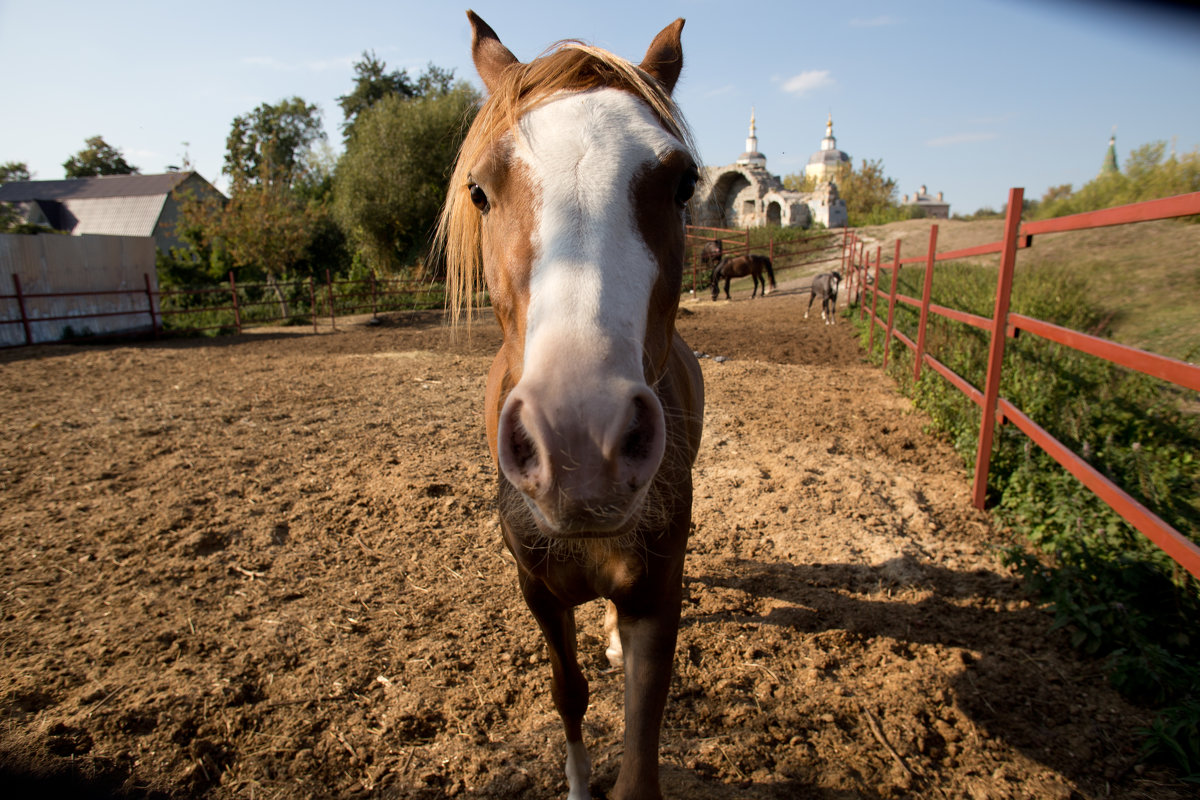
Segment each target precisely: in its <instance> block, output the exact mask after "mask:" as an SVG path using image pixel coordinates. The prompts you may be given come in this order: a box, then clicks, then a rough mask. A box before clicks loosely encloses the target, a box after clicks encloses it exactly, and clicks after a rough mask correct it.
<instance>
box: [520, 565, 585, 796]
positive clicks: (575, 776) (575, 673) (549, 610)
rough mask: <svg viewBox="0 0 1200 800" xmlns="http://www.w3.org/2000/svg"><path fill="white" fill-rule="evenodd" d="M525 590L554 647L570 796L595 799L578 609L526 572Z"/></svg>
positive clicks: (554, 686)
mask: <svg viewBox="0 0 1200 800" xmlns="http://www.w3.org/2000/svg"><path fill="white" fill-rule="evenodd" d="M521 594H523V595H524V596H525V604H526V605H527V606H529V610H530V611H531V612H532V613H533V616H534V618H535V619H536V620H537V623H538V627H540V628H541V630H542V636H543V638H545V640H546V644H547V646H548V647H549V651H550V675H551V682H550V694H551V696H552V697H553V698H554V706H555V707H556V708H557V709H558V716H559V717H560V718H561V719H562V723H563V728H564V729H565V731H566V734H567V766H566V772H567V800H591V797H592V794H591V789H590V788H589V787H588V780H589V779H590V778H591V774H592V763H591V760H590V759H589V758H588V754H587V748H586V747H585V746H584V744H583V715H584V712H586V711H587V706H588V682H587V678H585V677H583V671H582V670H581V669H580V668H579V660H578V656H577V651H576V649H575V610H574V609H573V608H571V607H570V606H564V605H563V604H562V603H560V602H559V600H558V598H556V597H555V596H554V594H553V593H552V592H551V591H550V590H549V589H548V588H547V587H546V585H545V584H544V583H542V582H541V581H539V580H537V579H535V578H530V577H526V576H524V575H523V576H522V578H521Z"/></svg>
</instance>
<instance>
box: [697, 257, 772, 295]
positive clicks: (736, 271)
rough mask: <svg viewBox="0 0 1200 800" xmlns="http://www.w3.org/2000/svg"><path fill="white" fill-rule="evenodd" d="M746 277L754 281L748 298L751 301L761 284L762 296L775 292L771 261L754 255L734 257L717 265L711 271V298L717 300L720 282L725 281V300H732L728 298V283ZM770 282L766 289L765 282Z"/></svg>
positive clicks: (719, 293)
mask: <svg viewBox="0 0 1200 800" xmlns="http://www.w3.org/2000/svg"><path fill="white" fill-rule="evenodd" d="M764 272H766V273H767V277H766V278H764V277H763V273H764ZM747 275H749V276H750V277H751V279H752V280H753V281H754V290H753V291H751V292H750V298H751V299H753V298H754V297H756V296H757V295H758V285H759V284H760V283H761V284H762V290H763V295H764V296H765V295H767V294H769V293H770V292H772V291H774V290H775V269H774V268H773V267H772V266H771V259H769V258H767V257H766V256H760V255H758V254H756V253H752V254H750V255H745V256H734V257H733V258H726V259H724V260H723V261H722V262H721V263H720V264H717V266H716V267H715V268H713V271H712V298H713V300H716V299H718V298H719V297H720V296H721V287H720V282H721V281H722V280H724V281H725V299H726V300H732V299H733V298H731V297H730V296H729V282H730V281H731V280H733V279H734V278H744V277H746V276H747ZM768 280H769V281H770V282H771V286H770V288H768V287H767V281H768Z"/></svg>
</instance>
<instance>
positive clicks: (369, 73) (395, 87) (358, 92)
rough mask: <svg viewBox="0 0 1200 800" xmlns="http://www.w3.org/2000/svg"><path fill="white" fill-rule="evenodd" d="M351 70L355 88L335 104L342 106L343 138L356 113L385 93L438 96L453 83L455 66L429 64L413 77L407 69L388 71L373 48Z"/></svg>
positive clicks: (396, 95) (349, 128)
mask: <svg viewBox="0 0 1200 800" xmlns="http://www.w3.org/2000/svg"><path fill="white" fill-rule="evenodd" d="M354 73H355V78H354V88H353V89H352V90H351V91H350V93H349V94H344V95H342V96H341V97H339V98H338V105H340V106H341V107H342V117H343V121H342V134H343V135H344V136H345V137H346V139H349V138H350V132H351V131H352V130H353V129H354V123H355V121H356V120H357V119H358V117H359V115H360V114H362V113H363V112H364V111H366V110H367V109H368V108H370V107H371V106H373V105H375V104H376V103H378V102H379V101H380V100H382V99H383V98H385V97H393V96H395V97H400V98H404V99H412V98H416V97H438V96H440V95H444V94H447V93H448V92H450V90H451V89H452V88H453V87H454V70H444V69H442V68H440V67H437V66H434V65H433V64H430V65H429V66H428V67H426V68H425V71H424V72H423V73H421V74H420V75H419V76H418V77H417V79H416V81H413V80H412V79H410V78H409V77H408V72H407V71H406V70H392V71H391V72H388V71H387V64H385V63H384V62H383V61H381V60H380V59H379V58H377V57H376V56H375V52H374V51H373V50H372V51H370V52H367V51H364V52H363V57H362V61H358V62H356V63H355V64H354Z"/></svg>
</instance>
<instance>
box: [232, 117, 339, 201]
mask: <svg viewBox="0 0 1200 800" xmlns="http://www.w3.org/2000/svg"><path fill="white" fill-rule="evenodd" d="M324 138H325V132H324V130H322V128H321V111H320V109H318V108H317V107H316V106H315V105H311V104H309V103H306V102H304V100H302V99H301V98H299V97H292V98H290V99H288V100H283V101H280V102H279V103H275V104H271V103H263V104H262V105H260V106H259V107H258V108H256V109H254V110H253V111H251V112H250V113H249V114H242V115H240V116H237V117H234V119H233V125H232V127H231V129H230V131H229V137H228V138H227V139H226V140H225V148H226V150H225V166H224V168H223V169H222V172H224V173H225V174H226V175H228V176H229V179H230V182H231V185H232V192H233V193H234V194H237V193H238V192H239V191H241V190H242V188H244V187H246V186H251V185H263V184H268V185H281V186H284V187H287V188H289V189H290V188H293V187H294V186H295V185H296V184H297V183H298V182H299V181H301V180H303V179H304V178H305V176H307V174H308V173H309V162H310V160H311V153H312V147H313V145H314V144H315V143H316V142H318V141H321V140H323V139H324Z"/></svg>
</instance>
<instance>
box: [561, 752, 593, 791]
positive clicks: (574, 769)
mask: <svg viewBox="0 0 1200 800" xmlns="http://www.w3.org/2000/svg"><path fill="white" fill-rule="evenodd" d="M591 777H592V761H591V759H590V758H588V753H587V748H586V747H584V746H583V742H567V800H592V790H591V788H590V787H589V786H588V781H589V780H591Z"/></svg>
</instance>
